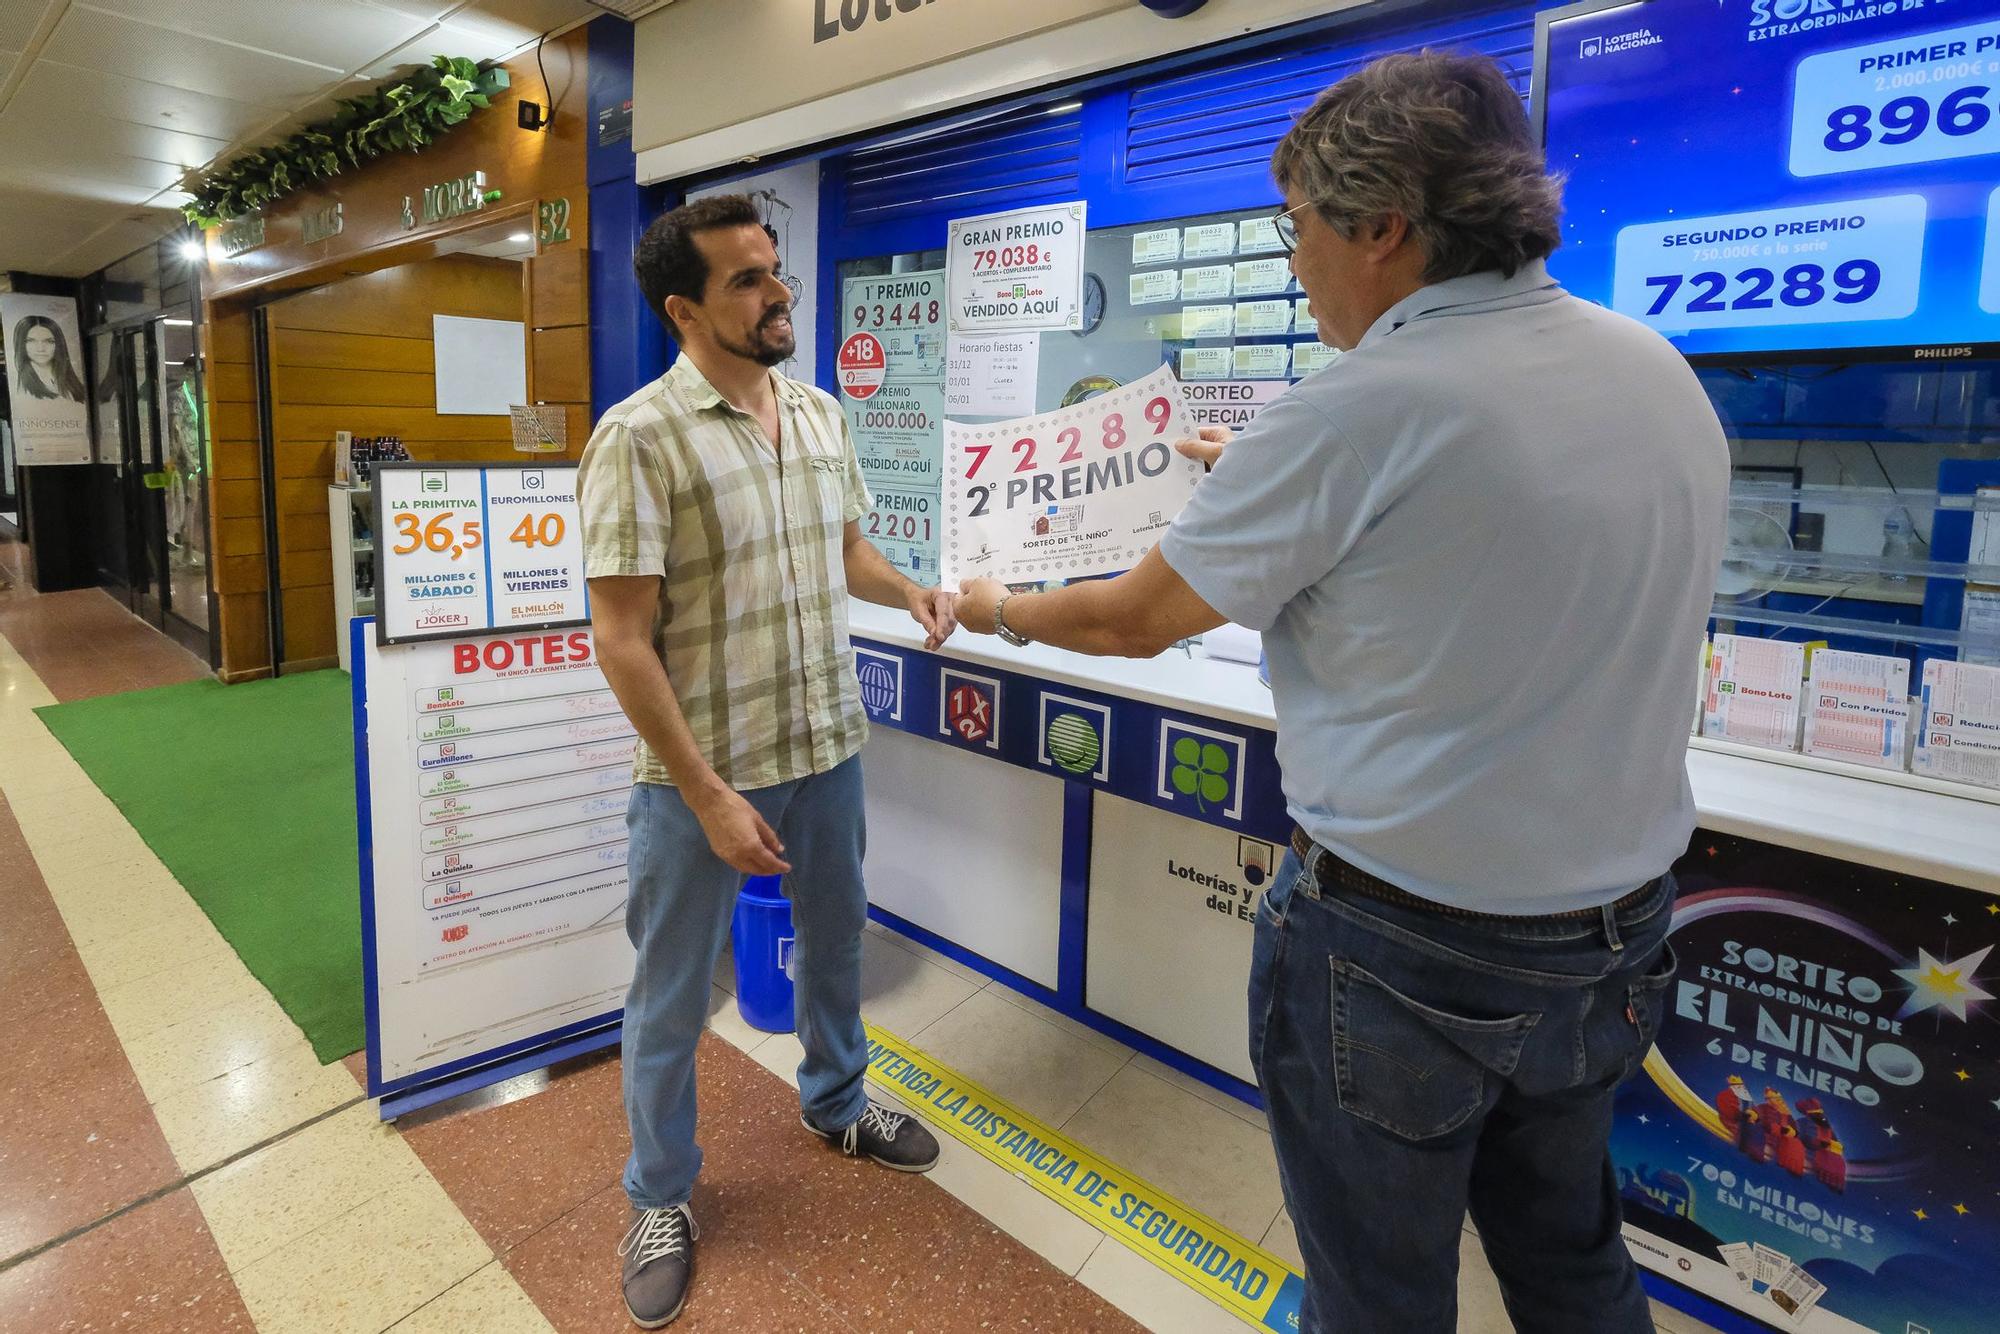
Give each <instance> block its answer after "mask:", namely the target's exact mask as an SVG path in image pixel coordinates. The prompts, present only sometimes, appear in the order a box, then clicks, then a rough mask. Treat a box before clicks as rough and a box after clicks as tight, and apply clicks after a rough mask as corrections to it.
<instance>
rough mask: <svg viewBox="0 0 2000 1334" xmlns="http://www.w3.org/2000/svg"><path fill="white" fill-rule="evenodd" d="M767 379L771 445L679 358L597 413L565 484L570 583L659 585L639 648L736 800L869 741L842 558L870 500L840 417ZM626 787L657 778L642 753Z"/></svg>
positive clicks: (649, 755)
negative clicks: (851, 527) (644, 646)
mask: <svg viewBox="0 0 2000 1334" xmlns="http://www.w3.org/2000/svg"><path fill="white" fill-rule="evenodd" d="M772 379H773V380H774V381H775V382H776V386H777V393H778V419H779V422H780V426H781V430H780V445H779V447H778V448H777V449H776V450H773V449H772V448H771V444H770V441H769V440H768V439H766V437H765V435H764V431H763V428H762V427H760V426H759V425H758V424H757V421H756V419H755V418H754V417H752V416H751V415H750V414H748V413H746V412H742V411H739V410H738V409H736V408H734V407H732V406H730V405H729V403H727V402H726V401H724V399H723V398H722V396H721V395H720V394H719V393H717V392H716V390H715V387H714V386H713V385H711V384H709V382H708V379H707V377H705V376H704V375H702V373H701V372H700V371H699V370H697V369H696V368H695V365H694V363H693V361H691V360H690V359H688V358H687V357H682V358H681V359H680V360H679V361H677V362H676V363H675V364H674V367H673V369H672V370H670V371H668V372H667V373H666V374H665V375H664V376H662V377H661V378H660V379H658V380H656V381H654V382H653V383H652V384H650V385H648V386H646V387H645V388H644V389H641V390H640V391H639V392H638V393H636V394H634V395H632V397H630V398H628V399H626V400H625V401H624V402H622V403H620V404H618V405H617V406H616V407H614V408H612V409H611V410H610V411H609V412H607V413H605V414H604V418H603V420H601V421H600V422H598V424H597V430H596V431H595V432H593V433H592V435H591V437H590V445H589V447H588V448H586V449H585V450H584V452H583V463H582V466H581V471H580V474H579V477H578V483H577V490H578V500H579V503H580V505H581V508H582V511H583V547H584V567H585V571H586V573H587V574H588V575H589V576H590V577H591V578H598V577H602V576H606V575H659V576H661V582H660V607H659V614H658V617H657V619H656V620H655V622H654V626H653V648H654V651H655V652H657V653H658V654H659V655H660V661H661V662H662V663H663V664H665V666H666V670H667V680H668V681H669V682H670V683H671V684H672V686H673V688H674V696H675V698H676V699H677V700H678V701H679V702H680V707H681V711H682V712H683V713H684V714H685V715H686V716H687V721H688V726H689V727H690V728H691V729H692V731H693V733H694V739H695V744H696V745H698V746H699V747H700V748H701V752H702V754H703V755H704V756H705V757H706V758H707V760H708V762H709V764H710V765H711V766H713V767H714V769H715V772H716V774H717V775H718V776H719V777H720V778H721V779H722V781H723V782H725V783H727V784H729V786H731V787H733V788H736V789H737V790H739V791H744V790H749V789H752V788H760V787H771V786H774V785H775V784H778V783H788V782H791V781H792V780H794V779H798V778H804V777H806V776H808V775H810V774H815V773H824V772H825V771H826V770H828V769H831V768H833V767H834V766H835V765H837V764H839V763H841V762H842V761H843V760H846V759H848V758H849V757H850V756H852V755H853V754H854V753H855V752H856V751H858V750H860V748H861V743H862V742H863V741H864V740H866V738H867V735H868V720H867V715H866V713H865V712H864V711H863V710H862V707H861V692H860V687H859V686H858V685H857V683H856V681H855V678H854V664H853V654H852V652H851V650H850V647H849V643H848V635H847V575H846V568H845V565H844V564H843V561H842V557H841V546H842V531H843V529H844V527H845V526H846V524H847V523H848V522H850V521H852V520H855V519H858V518H860V517H861V516H862V515H863V514H865V513H867V511H868V508H869V506H870V505H871V504H872V501H871V500H870V498H869V495H868V488H867V485H866V484H865V483H864V482H863V481H862V479H861V464H860V460H859V459H858V458H857V457H856V456H855V453H854V444H853V441H852V439H851V438H850V436H849V435H848V431H847V422H846V419H845V418H844V417H843V416H842V415H841V411H840V407H839V405H838V404H837V403H835V402H834V400H833V398H832V397H831V396H830V395H828V394H826V393H824V392H823V391H821V390H819V389H816V388H814V387H813V386H811V385H806V384H800V383H799V382H797V381H795V380H789V379H787V378H785V377H784V376H782V375H778V374H777V373H776V372H773V373H772ZM634 776H635V778H636V779H637V780H638V781H639V782H642V783H670V782H672V779H671V778H670V777H669V776H668V774H667V770H666V766H665V765H664V764H662V763H661V762H660V759H659V757H658V756H657V755H655V754H654V753H653V752H652V751H651V749H649V748H648V747H647V746H646V744H645V743H644V742H643V741H642V742H640V743H639V751H638V756H637V759H636V761H635V763H634Z"/></svg>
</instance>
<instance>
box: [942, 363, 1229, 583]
mask: <svg viewBox="0 0 2000 1334" xmlns="http://www.w3.org/2000/svg"><path fill="white" fill-rule="evenodd" d="M1194 433H1195V431H1194V425H1193V423H1192V422H1190V421H1189V420H1188V414H1187V406H1186V404H1185V403H1184V402H1183V401H1182V398H1181V386H1180V381H1179V380H1177V379H1175V378H1174V375H1173V372H1172V371H1170V370H1168V369H1167V368H1166V367H1164V366H1162V367H1160V369H1158V370H1157V371H1155V372H1153V374H1151V375H1149V376H1147V377H1146V378H1145V379H1143V380H1139V381H1137V382H1135V383H1133V384H1129V385H1126V386H1125V387H1124V388H1122V389H1117V390H1113V391H1112V392H1111V393H1108V394H1105V395H1104V396H1102V397H1101V398H1093V399H1089V400H1087V401H1085V402H1082V403H1078V404H1076V405H1075V406H1074V407H1068V408H1063V409H1060V410H1058V411H1056V412H1045V413H1043V414H1041V415H1040V416H1037V417H1023V418H1019V419H1017V420H1015V421H1010V422H1000V423H998V424H996V425H988V426H967V425H962V424H960V423H958V422H953V421H946V423H945V449H946V452H947V454H948V456H949V459H950V468H949V473H950V477H949V482H948V485H947V493H946V497H945V549H944V552H943V562H942V563H943V566H944V570H943V574H944V583H945V586H946V587H950V586H952V584H953V583H954V582H955V581H957V580H960V579H971V578H976V577H979V576H982V575H985V576H991V577H993V578H996V579H999V580H1001V581H1002V582H1005V583H1012V584H1018V583H1033V582H1038V581H1040V580H1044V579H1071V578H1078V577H1081V576H1084V575H1094V574H1112V573H1115V572H1117V571H1120V570H1129V569H1131V568H1132V567H1133V566H1134V565H1136V564H1138V562H1139V558H1140V557H1142V556H1144V555H1145V554H1146V552H1147V551H1148V550H1149V549H1150V548H1151V547H1152V546H1153V544H1154V543H1155V542H1157V541H1158V540H1159V535H1160V534H1161V533H1162V532H1164V531H1165V529H1166V527H1167V525H1168V524H1170V523H1172V522H1173V519H1174V516H1175V515H1176V514H1178V513H1180V511H1181V507H1182V506H1183V505H1185V504H1186V503H1187V501H1188V497H1190V496H1192V495H1193V494H1194V488H1195V483H1196V482H1198V481H1200V480H1201V465H1200V464H1199V463H1196V462H1195V461H1193V460H1192V459H1185V458H1182V457H1181V456H1180V455H1179V454H1177V453H1175V452H1174V442H1175V441H1177V440H1184V439H1187V438H1188V437H1190V436H1192V435H1193V434H1194Z"/></svg>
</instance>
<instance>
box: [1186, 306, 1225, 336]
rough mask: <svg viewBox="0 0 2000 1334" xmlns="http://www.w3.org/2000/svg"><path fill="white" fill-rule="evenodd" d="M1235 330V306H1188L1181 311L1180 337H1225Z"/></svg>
mask: <svg viewBox="0 0 2000 1334" xmlns="http://www.w3.org/2000/svg"><path fill="white" fill-rule="evenodd" d="M1235 332H1236V307H1234V306H1188V307H1185V308H1184V309H1183V310H1182V311H1181V337H1183V338H1227V337H1229V336H1230V335H1231V334H1233V333H1235Z"/></svg>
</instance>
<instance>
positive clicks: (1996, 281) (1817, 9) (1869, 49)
mask: <svg viewBox="0 0 2000 1334" xmlns="http://www.w3.org/2000/svg"><path fill="white" fill-rule="evenodd" d="M1535 77H1536V88H1535V94H1534V104H1535V106H1534V109H1535V114H1536V117H1537V119H1538V121H1539V122H1540V124H1541V126H1542V134H1543V144H1544V147H1545V149H1546V151H1547V156H1548V163H1549V169H1550V170H1551V171H1555V172H1559V173H1562V174H1563V175H1565V176H1566V177H1567V181H1568V183H1567V187H1566V190H1565V211H1564V219H1563V244H1562V248H1561V249H1560V250H1558V251H1557V252H1556V254H1555V255H1554V256H1552V257H1551V259H1550V261H1549V266H1550V270H1551V272H1552V273H1553V274H1554V275H1555V277H1556V278H1557V279H1558V280H1559V281H1560V282H1562V284H1563V285H1564V286H1565V287H1567V288H1568V289H1569V290H1570V291H1571V292H1573V293H1575V294H1576V295H1578V296H1582V297H1586V298H1589V299H1590V300H1593V301H1597V302H1600V303H1602V304H1604V305H1606V306H1609V307H1610V308H1612V309H1613V310H1616V311H1619V312H1620V313H1622V314H1625V315H1629V316H1631V317H1632V318H1634V319H1637V320H1640V321H1642V322H1644V323H1646V324H1648V325H1650V326H1651V327H1653V328H1654V329H1657V330H1658V331H1659V332H1661V333H1662V334H1665V335H1666V336H1667V337H1669V338H1671V339H1672V340H1673V341H1674V343H1675V344H1676V345H1677V346H1678V347H1679V348H1680V349H1681V351H1682V352H1684V353H1686V354H1688V355H1690V356H1730V355H1737V354H1761V353H1789V354H1814V355H1818V356H1823V357H1827V358H1829V359H1835V358H1839V357H1841V356H1843V355H1848V356H1853V355H1871V354H1880V355H1893V356H1898V357H1904V358H1912V359H1951V358H1957V357H1967V356H1973V355H1990V354H1992V353H1994V352H1996V351H2000V5H1997V4H1995V3H1994V0H1915V2H1914V3H1913V2H1912V0H1638V3H1629V4H1611V5H1606V4H1587V5H1574V6H1570V7H1569V8H1566V9H1560V10H1554V11H1551V12H1549V13H1546V14H1544V15H1542V17H1541V20H1540V23H1539V25H1538V42H1537V62H1536V70H1535ZM1981 345H1987V346H1981Z"/></svg>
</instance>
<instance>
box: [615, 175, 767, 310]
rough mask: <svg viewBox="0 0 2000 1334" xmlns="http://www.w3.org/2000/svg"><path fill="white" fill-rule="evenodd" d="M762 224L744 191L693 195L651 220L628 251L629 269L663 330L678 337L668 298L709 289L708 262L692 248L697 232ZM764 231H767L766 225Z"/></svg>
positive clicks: (691, 296) (697, 294)
mask: <svg viewBox="0 0 2000 1334" xmlns="http://www.w3.org/2000/svg"><path fill="white" fill-rule="evenodd" d="M763 225H764V219H763V217H762V215H760V214H759V213H758V212H757V205H756V202H755V201H754V200H752V199H751V198H750V196H749V195H714V196H711V197H710V198H707V199H697V200H695V201H694V202H693V203H690V204H682V205H681V206H680V207H679V208H677V209H674V210H672V211H670V212H667V213H662V214H661V215H660V216H659V217H657V218H655V219H653V225H652V226H650V227H648V228H647V229H646V234H645V235H644V236H642V237H640V238H639V249H638V251H637V253H635V254H634V255H633V256H632V271H633V272H634V273H635V274H637V275H638V277H639V290H640V291H641V292H644V293H645V294H646V304H647V305H649V306H651V307H652V308H653V313H654V314H655V315H658V316H659V317H660V318H661V319H662V320H664V321H665V322H666V326H667V332H669V333H671V334H672V335H673V336H674V337H675V338H679V337H680V336H681V331H680V330H679V329H678V328H676V327H675V326H674V321H673V317H672V316H670V315H668V314H667V298H668V297H670V296H678V297H683V298H685V299H687V300H689V301H699V300H701V294H702V293H703V292H705V291H707V290H708V261H707V260H706V259H704V258H702V254H701V251H700V250H698V249H696V248H695V243H694V238H695V237H696V236H698V235H699V234H701V233H702V232H714V231H722V230H724V229H725V228H729V227H743V226H750V227H762V226H763ZM765 230H766V232H767V233H768V232H769V230H770V229H769V228H765Z"/></svg>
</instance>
